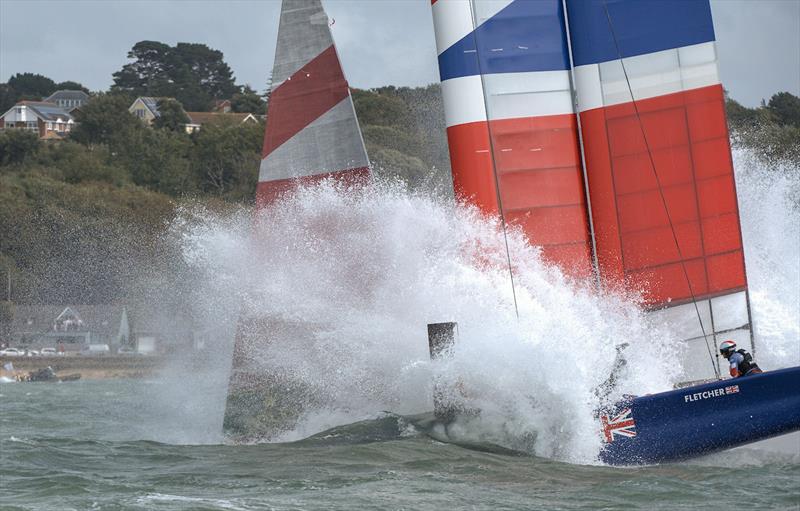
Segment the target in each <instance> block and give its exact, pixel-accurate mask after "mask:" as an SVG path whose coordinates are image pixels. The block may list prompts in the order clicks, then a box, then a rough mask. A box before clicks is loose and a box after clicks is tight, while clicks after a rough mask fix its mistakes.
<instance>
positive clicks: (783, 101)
mask: <svg viewBox="0 0 800 511" xmlns="http://www.w3.org/2000/svg"><path fill="white" fill-rule="evenodd" d="M767 110H769V112H770V114H771V115H772V118H773V119H775V121H776V122H777V123H778V124H781V125H784V126H794V127H796V128H800V98H798V97H797V96H795V95H794V94H791V93H789V92H779V93H777V94H775V95H773V96H772V97H771V98H770V99H769V103H768V104H767Z"/></svg>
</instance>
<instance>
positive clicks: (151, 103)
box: [131, 96, 172, 117]
mask: <svg viewBox="0 0 800 511" xmlns="http://www.w3.org/2000/svg"><path fill="white" fill-rule="evenodd" d="M162 99H172V98H154V97H152V96H139V97H138V98H136V100H135V101H134V102H133V103H134V104H136V101H139V100H141V101H142V104H143V105H144V106H145V107H146V108H147V109H148V110H150V112H151V113H152V114H153V115H155V116H156V117H161V113H160V112H159V111H158V102H159V101H161V100H162ZM131 106H133V105H131Z"/></svg>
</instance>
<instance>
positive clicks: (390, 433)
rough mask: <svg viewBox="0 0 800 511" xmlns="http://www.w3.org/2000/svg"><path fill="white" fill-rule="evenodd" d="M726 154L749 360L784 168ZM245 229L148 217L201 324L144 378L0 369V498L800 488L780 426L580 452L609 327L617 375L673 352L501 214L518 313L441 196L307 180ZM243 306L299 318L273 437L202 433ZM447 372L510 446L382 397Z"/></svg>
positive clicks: (783, 207) (218, 428)
mask: <svg viewBox="0 0 800 511" xmlns="http://www.w3.org/2000/svg"><path fill="white" fill-rule="evenodd" d="M734 157H735V163H736V169H737V187H738V194H739V201H740V208H741V212H742V229H743V236H744V240H745V245H746V259H747V265H748V278H749V284H750V292H751V297H752V306H753V316H754V320H755V325H756V333H757V336H758V339H759V352H758V361H759V363H760V364H761V366H762V367H763V368H765V369H775V368H779V367H786V366H793V365H800V256H799V255H798V254H800V211H798V206H797V203H796V197H797V196H798V191H799V190H800V179H798V173H797V169H796V168H790V169H781V168H777V169H765V168H763V167H761V164H760V163H758V162H757V160H755V159H753V158H752V156H751V155H749V154H748V153H747V152H743V151H736V152H735V153H734ZM257 232H258V237H257V238H255V241H253V240H254V238H253V236H252V234H253V223H252V214H251V212H249V211H242V212H241V213H240V214H234V215H229V216H226V217H220V216H218V215H215V214H211V213H208V212H205V211H203V210H201V209H194V210H192V209H188V210H186V211H185V212H184V214H183V215H182V216H181V217H180V218H179V219H178V220H177V221H176V222H175V223H174V224H173V225H172V226H171V229H170V230H169V232H168V233H167V234H166V235H165V236H166V239H167V241H168V242H173V243H178V244H180V246H181V247H182V248H183V250H184V254H185V257H186V259H187V261H188V262H189V263H190V264H191V265H192V268H193V271H192V272H191V274H190V275H185V276H182V277H185V279H184V280H185V281H186V282H188V283H190V286H189V287H190V288H191V289H192V290H193V291H192V292H193V293H195V294H194V295H193V296H186V297H185V298H187V301H190V302H191V303H193V304H194V310H193V311H192V312H193V315H194V317H195V318H198V320H200V321H201V322H202V321H203V318H205V321H206V322H207V324H205V325H201V326H202V327H204V328H206V329H207V330H206V331H207V332H208V338H207V344H206V350H205V351H204V352H202V353H203V354H204V355H205V357H206V358H205V359H202V360H197V359H194V360H191V361H188V360H187V361H184V362H186V363H176V364H173V365H171V366H170V367H169V369H168V370H167V371H166V373H165V374H163V375H160V376H159V377H157V378H154V379H153V380H152V381H98V382H91V381H79V382H73V383H65V384H41V383H39V384H15V383H9V384H0V509H37V510H39V509H41V510H50V509H53V510H62V509H353V508H357V509H387V508H389V509H441V508H443V507H450V508H455V509H624V508H630V509H665V510H673V509H696V508H701V507H703V508H707V509H731V508H732V507H737V508H738V507H741V506H748V507H757V508H761V509H798V507H800V500H799V499H800V497H798V495H800V445H798V442H797V439H798V437H797V436H795V437H794V444H790V445H788V446H786V445H784V446H783V451H782V452H778V453H776V452H767V451H763V450H755V449H753V448H745V449H739V450H734V451H729V452H726V453H721V454H717V455H714V456H711V457H707V458H703V459H700V460H696V461H694V462H692V463H683V464H672V465H664V466H655V467H641V468H610V467H604V466H601V465H599V464H598V462H597V453H598V450H599V447H600V438H599V435H598V432H597V424H596V422H595V420H594V419H593V416H592V410H593V407H594V396H593V389H594V388H595V387H596V386H597V384H598V383H599V382H601V381H603V380H604V379H605V378H606V377H607V375H608V372H609V367H610V365H611V363H612V361H613V358H614V357H613V354H614V345H615V344H616V343H617V342H619V340H620V339H623V340H626V341H629V342H630V343H631V346H630V347H629V348H628V350H627V351H626V354H627V357H628V363H629V366H628V367H629V371H628V373H627V375H626V376H625V378H624V380H623V381H620V384H619V388H618V390H617V391H618V392H623V393H643V392H658V391H661V390H666V389H667V388H669V387H670V385H671V383H672V382H673V379H674V377H675V373H676V367H675V366H676V364H675V363H674V360H670V359H668V358H664V357H661V358H658V357H654V354H653V350H652V346H653V344H654V343H656V344H657V343H658V341H659V339H662V338H664V336H663V335H662V334H663V333H662V332H658V331H657V330H655V329H653V328H651V327H650V326H649V325H648V323H647V321H646V318H645V317H643V315H642V314H641V313H640V312H639V311H638V309H637V308H636V306H635V304H634V303H633V302H631V301H630V300H629V299H628V297H624V296H598V295H597V294H596V293H595V292H594V291H593V290H592V288H591V287H590V286H581V285H574V284H575V283H571V282H569V281H568V280H566V279H565V278H564V277H563V276H562V275H561V274H560V273H559V272H558V271H556V270H554V269H553V268H550V267H548V266H547V265H545V264H543V263H542V261H541V260H540V258H539V255H538V252H537V251H536V250H534V249H531V248H530V247H529V246H528V245H527V244H526V242H525V240H524V239H523V238H522V237H521V236H520V235H519V233H515V232H513V231H512V232H511V233H510V236H509V246H510V248H511V252H512V263H513V265H514V268H515V278H516V281H517V284H518V287H517V290H516V291H517V300H518V302H519V310H520V318H519V320H517V319H516V317H515V316H516V315H515V312H514V306H513V301H512V295H511V289H510V286H509V284H508V270H507V267H506V265H505V251H504V244H503V241H502V238H499V237H498V236H497V230H496V228H495V226H493V225H492V224H491V222H488V221H486V220H484V219H480V218H478V217H477V216H476V215H475V214H474V212H471V211H469V210H465V209H462V208H456V207H454V206H453V205H452V204H451V203H450V202H448V201H446V200H437V199H432V198H429V197H424V196H419V195H412V194H408V193H405V192H404V191H403V190H401V189H398V188H397V187H392V186H391V185H381V186H378V187H376V188H375V190H373V191H372V192H371V193H368V194H357V195H352V194H348V193H345V192H342V191H341V190H337V189H336V188H335V187H330V186H321V187H319V188H317V189H313V190H308V191H306V192H304V193H302V194H300V195H299V196H297V197H295V198H293V199H291V200H289V201H287V202H285V203H284V204H282V207H281V208H278V209H276V210H273V211H271V212H270V216H269V217H268V220H267V221H266V222H265V223H263V224H262V225H259V226H258V228H257ZM243 303H244V304H245V305H247V306H248V307H250V308H254V309H256V310H267V311H270V313H271V314H273V315H277V316H278V317H280V318H282V319H283V320H285V321H286V322H287V324H292V325H298V327H299V330H308V332H305V334H307V335H313V336H314V341H313V343H311V344H307V345H302V344H301V343H297V342H293V341H294V340H295V339H282V340H281V342H275V343H273V345H272V346H274V349H272V350H271V351H270V353H269V357H266V358H265V359H264V360H263V365H264V370H265V371H271V370H275V369H278V370H284V371H285V370H287V368H288V369H289V370H290V371H291V373H292V374H293V375H295V376H297V378H298V380H300V381H302V383H303V385H305V386H306V387H307V388H308V389H310V392H311V393H312V394H313V396H314V400H313V403H311V404H310V405H309V406H307V408H306V409H305V413H304V415H303V416H301V417H300V420H299V421H298V423H297V425H296V427H295V428H294V429H293V430H291V431H288V432H286V434H284V435H283V436H281V437H279V438H278V440H279V442H276V443H262V444H257V445H230V444H229V443H226V439H225V437H224V436H223V433H222V419H223V413H224V407H225V396H226V388H227V382H228V375H229V369H230V360H231V349H232V337H233V330H234V327H235V323H236V318H237V317H238V315H239V310H240V307H242V304H243ZM450 319H456V320H458V322H459V325H460V337H459V343H458V347H457V351H456V352H455V353H454V356H453V358H452V361H451V362H448V363H445V364H440V365H437V364H433V363H431V362H430V360H429V359H428V352H427V343H426V336H425V324H426V323H428V322H433V321H442V320H450ZM304 325H311V327H310V328H308V329H306V328H305V327H304ZM587 346H591V350H592V355H591V356H587V351H586V349H587ZM309 347H310V348H309ZM447 374H451V375H457V377H458V378H460V380H461V382H462V383H463V384H464V385H465V387H467V388H468V389H469V391H470V393H471V394H472V395H473V396H474V397H475V400H476V401H477V403H478V404H479V407H480V409H481V410H482V412H483V414H484V415H485V417H486V420H485V421H483V422H482V423H480V424H479V425H478V427H477V428H473V429H471V430H466V431H462V433H463V435H462V437H463V438H465V439H466V440H468V441H470V442H477V443H478V444H481V445H483V446H484V447H488V444H489V443H491V444H498V445H502V446H504V447H506V448H512V449H515V451H513V452H512V451H508V450H504V449H497V448H493V447H492V448H482V449H475V448H466V447H463V446H458V445H453V444H444V443H440V442H437V441H435V440H433V439H432V438H431V437H429V436H428V435H427V434H425V432H424V431H421V430H419V429H417V428H416V427H415V426H414V425H413V424H412V423H411V422H409V421H408V420H404V419H398V418H397V417H396V416H388V415H381V411H382V410H391V411H392V412H396V413H401V414H413V413H418V412H421V411H425V410H430V409H431V407H432V402H431V401H432V400H431V394H432V380H433V377H434V375H447ZM532 394H535V396H536V399H533V400H532V399H529V396H531V395H532ZM306 404H308V403H302V402H301V403H298V405H299V406H303V405H306ZM330 428H336V429H333V430H331V429H330ZM312 435H315V436H312ZM309 437H310V438H309ZM533 438H535V441H533V440H532V439H533Z"/></svg>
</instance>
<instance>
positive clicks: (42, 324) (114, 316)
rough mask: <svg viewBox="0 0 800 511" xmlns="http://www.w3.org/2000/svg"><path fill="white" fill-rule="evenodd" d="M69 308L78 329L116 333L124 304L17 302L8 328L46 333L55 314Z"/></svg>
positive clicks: (50, 328) (100, 332)
mask: <svg viewBox="0 0 800 511" xmlns="http://www.w3.org/2000/svg"><path fill="white" fill-rule="evenodd" d="M67 309H70V310H71V311H72V312H73V313H74V314H75V315H77V316H78V317H79V318H80V319H81V321H82V322H83V325H82V327H81V328H80V329H79V330H80V331H91V332H94V333H98V334H102V335H111V336H113V335H116V334H117V332H118V331H119V326H120V323H121V322H122V313H123V310H124V309H125V307H123V306H118V305H17V306H16V307H15V308H14V319H13V320H12V322H11V332H12V334H14V333H17V334H18V333H32V334H38V333H46V332H51V331H53V325H54V323H55V321H56V318H58V317H59V316H61V315H62V314H64V312H66V311H67Z"/></svg>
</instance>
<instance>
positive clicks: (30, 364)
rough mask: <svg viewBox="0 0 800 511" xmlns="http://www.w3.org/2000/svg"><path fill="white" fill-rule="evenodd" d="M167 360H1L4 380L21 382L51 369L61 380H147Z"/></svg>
mask: <svg viewBox="0 0 800 511" xmlns="http://www.w3.org/2000/svg"><path fill="white" fill-rule="evenodd" d="M166 361H167V359H166V357H163V356H160V355H153V356H150V355H148V356H141V355H97V356H77V355H66V356H48V357H41V356H39V357H0V377H6V378H12V379H17V378H18V377H19V376H23V375H25V376H27V374H28V373H30V372H31V371H36V370H38V369H43V368H45V367H48V366H50V367H52V368H53V371H55V373H56V375H58V376H60V377H64V376H68V375H72V374H80V375H81V379H85V380H110V379H121V378H146V377H149V376H153V375H154V374H155V373H157V372H158V371H159V370H161V369H162V368H163V367H164V366H165V365H166ZM9 362H10V363H11V364H13V366H14V370H13V371H7V370H6V369H5V367H4V366H5V365H6V364H7V363H9Z"/></svg>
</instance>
